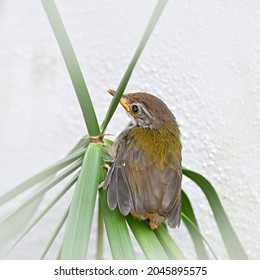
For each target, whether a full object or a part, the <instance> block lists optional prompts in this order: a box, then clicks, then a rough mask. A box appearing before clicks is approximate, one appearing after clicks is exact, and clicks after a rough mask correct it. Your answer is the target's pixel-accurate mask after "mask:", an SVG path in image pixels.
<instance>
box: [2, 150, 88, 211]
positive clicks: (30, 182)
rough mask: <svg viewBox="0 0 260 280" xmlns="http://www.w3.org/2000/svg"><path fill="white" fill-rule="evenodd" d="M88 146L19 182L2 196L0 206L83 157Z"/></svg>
mask: <svg viewBox="0 0 260 280" xmlns="http://www.w3.org/2000/svg"><path fill="white" fill-rule="evenodd" d="M85 151H86V148H83V149H79V150H78V151H77V152H74V153H72V154H70V155H68V156H66V157H65V158H64V159H63V160H60V161H58V162H57V163H55V164H53V165H51V166H49V167H47V168H46V169H45V170H43V171H41V172H40V173H38V174H36V175H34V176H33V177H31V178H29V179H27V180H26V181H24V182H23V183H21V184H19V185H18V186H17V187H15V188H13V189H11V190H10V191H9V192H7V193H6V194H4V195H3V196H1V197H0V206H1V205H3V204H4V203H6V202H8V201H9V200H11V199H13V198H15V197H16V196H18V195H19V194H21V193H23V192H25V191H26V190H28V189H29V188H31V187H33V186H34V185H36V184H37V183H39V182H41V181H43V180H45V179H47V178H48V177H50V176H52V175H53V174H55V173H56V172H58V171H60V170H61V169H62V168H64V167H66V166H67V165H69V164H71V163H72V162H74V161H76V160H77V159H79V158H81V157H82V156H83V154H84V153H85Z"/></svg>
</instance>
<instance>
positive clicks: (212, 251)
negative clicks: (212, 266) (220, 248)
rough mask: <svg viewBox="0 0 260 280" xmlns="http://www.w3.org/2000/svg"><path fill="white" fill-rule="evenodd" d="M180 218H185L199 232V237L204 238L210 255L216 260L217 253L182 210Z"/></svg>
mask: <svg viewBox="0 0 260 280" xmlns="http://www.w3.org/2000/svg"><path fill="white" fill-rule="evenodd" d="M181 216H182V219H183V220H186V221H187V223H190V225H191V226H192V227H194V229H195V230H196V231H197V232H198V234H200V236H201V238H202V239H203V240H204V242H205V244H206V245H207V246H208V248H209V250H210V252H211V253H212V256H213V257H214V258H215V259H216V260H217V259H218V258H217V255H216V254H215V252H214V250H213V249H212V247H211V246H210V244H209V242H208V241H207V239H206V238H205V237H204V236H203V234H202V233H201V232H200V230H199V229H198V228H197V226H196V225H195V224H194V223H193V222H192V221H191V220H190V219H189V218H188V217H187V216H186V215H185V214H184V213H183V212H182V213H181Z"/></svg>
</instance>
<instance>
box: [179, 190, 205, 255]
mask: <svg viewBox="0 0 260 280" xmlns="http://www.w3.org/2000/svg"><path fill="white" fill-rule="evenodd" d="M182 213H184V214H185V216H186V217H188V218H189V219H190V220H191V221H192V222H193V224H194V225H196V227H197V228H199V226H198V223H197V220H196V217H195V214H194V212H193V209H192V206H191V203H190V200H189V198H188V196H187V195H186V193H185V192H184V191H182ZM183 222H184V223H185V225H186V227H187V229H188V231H189V233H190V236H191V238H192V241H193V244H194V247H195V250H196V253H197V257H198V259H201V260H205V259H208V258H209V257H208V254H207V251H206V248H205V246H204V243H203V239H202V238H201V235H200V234H199V233H198V231H197V230H195V229H194V227H193V226H192V225H191V224H190V223H189V222H188V221H187V220H186V219H183Z"/></svg>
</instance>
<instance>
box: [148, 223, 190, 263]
mask: <svg viewBox="0 0 260 280" xmlns="http://www.w3.org/2000/svg"><path fill="white" fill-rule="evenodd" d="M154 232H155V234H156V236H157V238H158V240H159V241H160V243H161V244H162V246H163V248H164V250H165V252H166V254H167V255H168V257H169V258H170V259H174V260H175V259H176V260H185V259H186V257H185V256H184V254H183V253H182V251H181V250H180V248H179V247H178V245H177V244H176V243H175V242H174V240H173V239H172V238H171V236H170V235H169V233H168V232H167V229H166V228H165V227H164V226H163V225H160V226H159V227H158V228H157V229H156V230H155V231H154Z"/></svg>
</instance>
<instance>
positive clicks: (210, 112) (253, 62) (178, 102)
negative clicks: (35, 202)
mask: <svg viewBox="0 0 260 280" xmlns="http://www.w3.org/2000/svg"><path fill="white" fill-rule="evenodd" d="M155 3H156V1H151V0H150V1H148V0H146V1H138V0H134V1H133V0H131V1H130V0H128V1H119V0H111V1H108V0H106V1H104V0H103V1H101V0H98V1H97V0H91V1H83V0H80V1H79V0H78V1H72V0H70V1H62V0H58V1H57V5H58V8H59V10H60V12H61V15H62V18H63V20H64V22H65V25H66V28H67V31H68V33H69V36H70V38H71V41H72V44H73V46H74V49H75V52H76V54H77V57H78V60H79V62H80V65H81V67H82V71H83V74H84V77H85V79H86V82H87V84H88V88H89V90H90V92H91V95H92V98H93V102H94V105H95V108H96V111H97V114H98V119H99V121H102V119H103V117H104V115H105V112H106V110H107V107H108V105H109V102H110V100H111V99H110V97H109V96H108V95H106V94H105V90H106V89H108V88H116V87H117V85H118V83H119V81H120V79H121V77H122V74H123V73H124V71H125V69H126V67H127V64H128V62H129V60H130V58H131V56H132V54H133V52H134V50H135V48H136V46H137V43H138V41H139V39H140V37H141V35H142V32H143V31H144V28H145V26H146V24H147V22H148V19H149V18H150V15H151V13H152V11H153V7H154V6H155ZM127 90H128V91H135V90H144V91H147V92H151V93H153V94H156V95H157V96H159V97H161V98H162V99H163V100H164V101H165V102H166V103H167V104H168V105H169V107H170V108H171V109H172V111H173V112H174V114H175V115H176V117H177V120H178V121H179V124H180V129H181V132H182V142H183V164H184V166H186V167H188V168H191V169H193V170H196V171H198V172H201V173H202V174H204V175H206V177H207V178H209V180H210V181H211V182H212V183H213V185H214V186H215V188H216V190H217V192H218V193H219V195H220V198H221V201H222V202H223V205H224V207H225V209H226V211H227V213H228V216H229V217H230V220H231V222H232V224H233V226H234V228H235V230H236V232H237V234H238V236H239V238H240V240H241V242H242V244H243V245H244V247H245V248H246V250H247V253H248V255H249V257H250V258H252V259H257V258H258V259H259V258H260V242H259V236H260V207H259V204H260V185H259V181H260V171H259V170H260V165H259V158H260V145H259V143H260V129H259V126H260V95H259V92H260V2H259V1H258V0H240V1H223V0H222V1H207V0H201V1H187V0H178V1H177V0H176V1H173V0H172V1H169V3H168V5H167V6H166V10H165V11H164V13H163V16H162V18H161V19H160V21H159V24H158V26H157V27H156V30H155V32H154V34H153V35H152V37H151V40H150V41H149V43H148V45H147V47H146V49H145V51H144V53H143V55H142V57H141V59H140V61H139V63H138V65H137V67H136V69H135V71H134V74H133V76H132V78H131V81H130V83H129V85H128V88H127ZM127 122H128V120H127V118H126V117H125V114H124V112H123V109H122V108H120V109H118V110H117V112H116V115H115V117H114V119H113V120H112V122H111V124H110V126H109V128H108V132H109V133H113V134H115V135H117V134H118V133H119V132H120V131H121V130H122V129H123V127H124V126H125V125H126V123H127ZM0 127H1V129H0V155H1V156H0V170H1V176H0V194H2V193H4V192H5V191H7V190H8V189H9V188H11V187H12V186H14V185H16V184H18V183H19V182H20V181H21V180H23V179H26V178H27V177H28V176H30V175H32V174H34V173H35V172H37V171H39V170H41V169H42V168H44V167H46V166H48V165H49V164H51V163H53V162H55V161H57V160H58V159H60V158H62V156H64V155H65V154H66V153H67V152H68V151H69V150H70V148H71V147H72V146H73V145H74V144H75V143H76V142H77V140H78V139H79V138H80V137H81V136H82V135H84V134H85V133H86V131H85V126H84V122H83V119H82V116H81V112H80V108H79V105H78V103H77V100H76V95H75V94H74V90H73V87H72V85H71V82H70V79H69V76H68V74H67V70H66V68H65V65H64V62H63V60H62V57H61V54H60V51H59V49H58V46H57V43H56V41H55V38H54V36H53V33H52V30H51V28H50V26H49V23H48V21H47V19H46V15H45V13H44V11H43V8H42V6H41V4H40V1H33V0H28V1H3V0H2V1H0ZM183 188H184V189H185V191H186V192H187V193H188V194H189V195H190V198H191V200H192V202H193V205H194V208H195V211H196V214H197V216H198V218H199V220H200V221H202V223H201V228H202V230H203V231H204V232H205V235H206V237H207V238H208V240H209V241H210V242H211V243H212V244H213V247H214V249H215V250H216V251H217V253H218V254H219V256H220V257H221V258H226V257H227V256H226V253H225V252H224V251H223V248H222V246H221V245H220V238H219V234H218V232H217V228H216V226H215V224H214V221H213V219H212V213H211V212H210V210H209V207H208V205H207V203H206V201H205V199H204V197H203V195H202V194H201V193H200V192H199V191H197V190H198V189H197V187H196V186H195V185H193V184H191V183H190V182H189V181H188V180H186V179H185V180H184V183H183ZM58 211H60V213H61V212H62V210H61V209H60V208H58V209H57V210H56V212H55V213H59V212H58ZM55 217H56V216H55V215H53V216H52V217H49V218H47V219H46V220H45V223H42V224H41V226H40V227H39V228H38V229H36V230H35V231H33V234H32V235H31V240H25V243H24V244H30V249H29V250H28V249H27V250H26V251H25V250H24V249H23V248H24V247H23V246H20V247H18V248H17V250H16V253H15V254H14V255H12V257H13V258H34V257H37V256H38V254H39V250H38V249H37V245H38V244H39V243H40V242H45V241H46V240H47V238H48V237H49V235H48V232H50V231H51V230H52V229H53V228H54V225H55V222H56V219H57V218H55ZM46 225H48V226H46ZM173 235H174V236H175V238H176V239H177V241H178V242H179V244H180V246H181V248H183V250H184V252H185V254H186V255H187V256H188V257H190V258H193V257H195V256H194V253H193V249H192V244H191V242H190V241H189V239H187V234H186V230H185V228H184V226H183V227H181V228H180V229H179V230H177V231H174V232H173ZM46 236H47V237H46ZM93 241H94V237H93ZM92 243H93V242H92ZM107 256H108V257H109V255H107ZM90 257H91V256H90ZM92 257H93V256H92Z"/></svg>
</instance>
